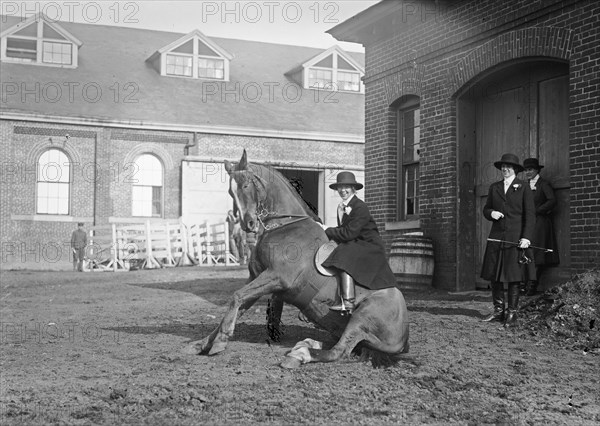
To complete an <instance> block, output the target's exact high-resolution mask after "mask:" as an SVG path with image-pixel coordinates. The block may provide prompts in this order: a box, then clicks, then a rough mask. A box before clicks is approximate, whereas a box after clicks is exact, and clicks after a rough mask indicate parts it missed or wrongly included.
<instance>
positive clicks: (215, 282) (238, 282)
mask: <svg viewBox="0 0 600 426" xmlns="http://www.w3.org/2000/svg"><path fill="white" fill-rule="evenodd" d="M247 282H248V280H247V279H242V278H230V279H226V280H224V279H222V278H203V279H198V280H189V281H177V282H156V283H128V284H127V285H131V286H135V287H141V288H151V289H155V290H168V291H180V292H184V293H190V294H193V295H194V296H198V297H200V298H202V299H204V300H206V301H208V302H210V303H212V304H214V305H217V306H225V305H227V304H228V303H229V301H230V300H231V296H232V295H233V293H235V291H236V290H239V289H240V288H242V287H244V285H246V283H247Z"/></svg>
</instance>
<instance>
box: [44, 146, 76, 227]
mask: <svg viewBox="0 0 600 426" xmlns="http://www.w3.org/2000/svg"><path fill="white" fill-rule="evenodd" d="M50 151H57V153H58V155H59V157H58V158H59V160H58V162H56V161H52V159H50V161H49V162H44V163H42V159H43V158H44V156H46V155H48V154H49V153H50ZM36 164H37V168H36V169H37V170H36V186H35V213H36V214H39V215H60V216H68V215H69V214H70V211H71V184H72V174H71V160H70V158H69V156H68V155H67V153H66V152H65V151H63V150H61V149H58V148H48V149H46V150H44V152H42V153H41V154H40V156H39V157H38V159H37V163H36ZM65 188H66V190H65ZM61 192H62V194H63V196H61V195H60V193H61ZM53 193H54V196H53V195H52V194H53ZM51 200H54V201H55V203H56V206H55V207H56V208H50V202H51ZM61 200H62V202H61Z"/></svg>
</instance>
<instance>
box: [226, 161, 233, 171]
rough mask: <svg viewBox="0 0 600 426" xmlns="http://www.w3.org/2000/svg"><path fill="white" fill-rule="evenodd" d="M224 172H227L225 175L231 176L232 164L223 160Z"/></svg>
mask: <svg viewBox="0 0 600 426" xmlns="http://www.w3.org/2000/svg"><path fill="white" fill-rule="evenodd" d="M225 170H227V173H229V174H231V173H232V172H233V171H234V166H233V164H232V163H230V162H229V161H227V160H225Z"/></svg>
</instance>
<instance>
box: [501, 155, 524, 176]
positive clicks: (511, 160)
mask: <svg viewBox="0 0 600 426" xmlns="http://www.w3.org/2000/svg"><path fill="white" fill-rule="evenodd" d="M503 164H510V165H511V166H513V167H514V168H515V173H519V172H522V171H523V170H524V169H523V166H521V163H519V157H517V156H516V155H515V154H503V155H502V158H501V159H500V161H496V162H495V163H494V166H496V168H497V169H498V170H501V169H502V165H503Z"/></svg>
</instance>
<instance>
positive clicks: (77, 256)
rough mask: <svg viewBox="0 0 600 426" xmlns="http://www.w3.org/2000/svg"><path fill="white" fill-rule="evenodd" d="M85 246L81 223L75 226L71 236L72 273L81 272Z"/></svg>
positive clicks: (85, 236) (84, 233)
mask: <svg viewBox="0 0 600 426" xmlns="http://www.w3.org/2000/svg"><path fill="white" fill-rule="evenodd" d="M86 246H87V233H86V232H85V231H84V230H83V223H82V222H79V223H78V224H77V229H76V230H74V231H73V234H71V250H72V251H73V271H77V272H83V258H84V257H85V248H86Z"/></svg>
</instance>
